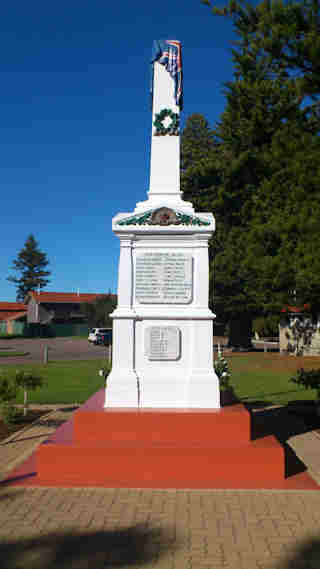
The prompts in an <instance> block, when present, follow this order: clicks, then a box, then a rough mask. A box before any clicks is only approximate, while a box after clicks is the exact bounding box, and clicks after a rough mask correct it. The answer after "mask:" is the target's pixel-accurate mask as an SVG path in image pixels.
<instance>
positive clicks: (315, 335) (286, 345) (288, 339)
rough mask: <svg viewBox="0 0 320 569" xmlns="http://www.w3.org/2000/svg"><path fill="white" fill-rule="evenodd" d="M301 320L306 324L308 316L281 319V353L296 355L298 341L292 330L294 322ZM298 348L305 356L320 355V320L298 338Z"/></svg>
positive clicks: (292, 316)
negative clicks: (297, 319)
mask: <svg viewBox="0 0 320 569" xmlns="http://www.w3.org/2000/svg"><path fill="white" fill-rule="evenodd" d="M296 318H299V319H300V321H301V322H302V323H306V321H307V319H308V320H310V319H309V318H308V317H307V316H304V315H297V314H290V315H287V316H286V317H283V318H281V320H280V325H279V347H280V352H288V353H294V352H295V349H296V346H297V339H296V338H295V337H294V333H293V330H292V324H293V321H294V320H295V319H296ZM298 347H299V349H301V350H302V354H303V355H305V356H319V355H320V318H319V317H318V322H317V323H316V322H314V323H313V326H312V328H311V327H309V330H306V331H305V332H302V333H301V334H299V336H298Z"/></svg>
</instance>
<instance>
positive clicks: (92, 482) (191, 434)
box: [6, 390, 319, 490]
mask: <svg viewBox="0 0 320 569" xmlns="http://www.w3.org/2000/svg"><path fill="white" fill-rule="evenodd" d="M103 404H104V390H100V391H99V392H97V393H96V394H95V395H94V396H93V397H91V398H90V399H89V400H88V401H87V402H86V403H85V404H84V405H83V406H82V407H81V408H80V409H79V410H78V411H76V413H75V414H74V418H73V421H69V422H68V423H66V424H64V425H63V426H62V427H60V428H59V429H57V431H56V432H55V434H54V435H53V436H52V437H50V438H49V439H48V441H46V442H45V443H44V444H42V445H40V446H39V447H38V449H37V451H36V455H35V456H33V457H32V458H31V459H29V461H27V462H26V463H24V465H22V467H20V469H17V470H16V471H14V472H13V473H12V474H11V476H10V478H9V479H8V480H7V481H6V483H11V484H20V485H21V484H22V485H24V486H31V485H32V486H64V487H68V486H102V487H106V488H115V487H118V488H121V487H123V488H130V487H131V488H199V489H200V488H208V489H209V488H266V489H267V488H275V489H276V488H288V489H290V488H292V489H293V488H297V489H313V490H314V489H318V488H319V487H318V485H317V484H316V483H315V482H314V481H313V480H312V479H311V478H310V477H309V476H308V475H307V474H305V473H300V474H298V475H295V476H293V477H291V479H289V478H285V456H284V449H283V447H282V446H281V445H280V444H279V443H278V442H277V440H276V439H275V438H274V437H273V436H268V437H264V438H262V439H258V440H255V441H250V414H249V412H248V411H247V410H246V409H245V407H244V406H243V405H241V404H237V405H233V406H231V407H226V408H222V409H219V410H211V409H204V410H195V409H183V410H168V409H138V410H136V409H104V408H103Z"/></svg>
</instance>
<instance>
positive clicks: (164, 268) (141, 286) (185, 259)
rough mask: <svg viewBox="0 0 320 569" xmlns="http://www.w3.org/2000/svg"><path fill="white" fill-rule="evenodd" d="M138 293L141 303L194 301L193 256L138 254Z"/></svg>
mask: <svg viewBox="0 0 320 569" xmlns="http://www.w3.org/2000/svg"><path fill="white" fill-rule="evenodd" d="M135 277H136V278H135V296H136V300H137V301H138V302H139V303H141V304H174V303H176V304H188V303H189V302H191V300H192V255H190V254H188V253H164V252H156V251H155V252H149V253H143V254H141V255H137V258H136V271H135Z"/></svg>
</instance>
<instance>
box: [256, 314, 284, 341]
mask: <svg viewBox="0 0 320 569" xmlns="http://www.w3.org/2000/svg"><path fill="white" fill-rule="evenodd" d="M279 320H280V318H279V316H278V315H271V316H259V317H258V318H255V319H254V320H253V323H252V329H253V331H254V332H257V334H258V335H259V336H261V337H265V338H266V337H270V336H279Z"/></svg>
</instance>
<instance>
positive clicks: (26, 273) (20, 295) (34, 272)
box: [7, 234, 51, 302]
mask: <svg viewBox="0 0 320 569" xmlns="http://www.w3.org/2000/svg"><path fill="white" fill-rule="evenodd" d="M48 263H49V261H48V260H47V256H46V253H43V252H42V251H40V249H39V247H38V243H37V241H36V240H35V238H34V236H33V235H32V234H30V235H29V237H28V238H27V240H26V242H25V244H24V247H23V248H22V249H21V251H20V252H19V254H18V257H17V259H15V260H14V261H13V267H12V269H13V270H14V271H16V272H18V273H20V276H19V277H15V276H12V275H11V276H9V277H8V279H7V280H8V281H10V282H12V283H14V285H15V286H16V289H17V301H21V302H23V301H24V299H25V297H26V295H27V294H28V292H30V291H33V290H36V289H39V288H40V289H41V288H44V287H45V286H46V285H47V284H48V282H49V280H48V279H47V277H48V276H49V275H50V274H51V273H50V271H46V270H45V267H46V266H47V265H48Z"/></svg>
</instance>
